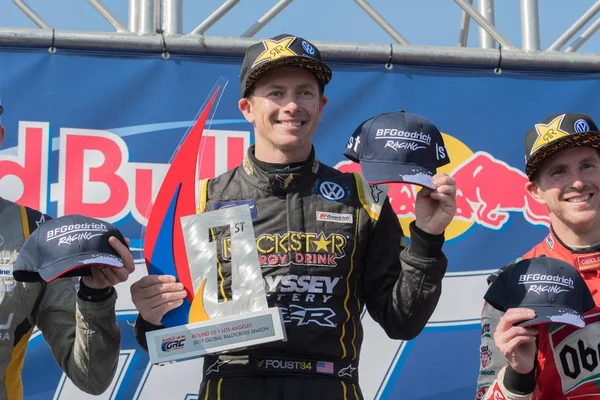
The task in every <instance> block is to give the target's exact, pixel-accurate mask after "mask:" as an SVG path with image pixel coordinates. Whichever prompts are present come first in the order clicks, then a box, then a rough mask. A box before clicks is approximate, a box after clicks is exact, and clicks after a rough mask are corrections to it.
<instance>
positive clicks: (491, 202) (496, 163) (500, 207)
mask: <svg viewBox="0 0 600 400" xmlns="http://www.w3.org/2000/svg"><path fill="white" fill-rule="evenodd" d="M336 168H337V169H338V170H340V171H342V172H359V173H360V172H361V168H360V164H358V163H354V162H351V161H342V162H340V163H338V164H337V165H336ZM450 176H451V177H452V178H454V179H455V180H456V189H457V191H456V206H457V208H456V215H455V218H456V219H459V220H461V221H465V222H471V223H477V224H479V225H483V226H485V227H486V228H489V229H494V230H499V229H501V228H502V227H503V226H504V224H506V223H507V222H508V220H509V218H510V213H511V212H516V213H522V214H523V217H524V218H525V219H526V220H527V221H528V222H529V223H531V224H534V225H545V226H550V218H549V217H548V211H547V210H546V206H544V205H543V204H540V203H538V202H537V201H535V200H534V199H533V198H532V197H531V196H530V195H529V194H528V193H527V191H526V190H525V183H526V182H527V181H528V179H527V176H526V175H525V173H524V172H522V171H521V170H519V169H518V168H514V167H511V166H510V165H508V164H507V163H505V162H504V161H502V160H498V159H497V158H495V157H494V156H492V155H491V154H489V153H486V152H483V151H478V152H476V153H474V154H472V155H471V156H470V157H468V158H467V159H466V160H465V161H463V162H462V163H460V164H459V165H458V166H457V167H456V168H454V170H453V171H452V172H451V173H450ZM388 186H389V191H388V196H389V197H390V202H391V204H392V208H393V209H394V211H396V214H397V215H398V217H399V218H407V217H412V218H414V217H415V200H416V196H417V193H416V192H417V191H416V189H415V186H414V185H410V184H402V183H394V184H390V185H388Z"/></svg>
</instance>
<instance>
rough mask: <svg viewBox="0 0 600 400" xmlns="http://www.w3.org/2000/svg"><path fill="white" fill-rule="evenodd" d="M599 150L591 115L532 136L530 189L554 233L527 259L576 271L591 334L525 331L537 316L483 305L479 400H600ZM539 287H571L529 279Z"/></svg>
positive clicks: (542, 125)
mask: <svg viewBox="0 0 600 400" xmlns="http://www.w3.org/2000/svg"><path fill="white" fill-rule="evenodd" d="M599 149H600V132H599V131H598V127H597V126H596V124H595V122H594V121H593V120H592V118H591V117H590V116H589V115H587V114H581V113H562V114H554V115H551V116H550V117H548V118H545V119H544V120H542V121H540V122H539V123H537V124H535V125H534V127H533V128H532V129H530V130H529V131H528V132H527V133H526V135H525V160H526V165H525V172H526V174H527V176H528V177H529V182H527V184H526V185H525V189H526V190H527V191H528V192H529V194H530V195H531V196H532V197H533V198H534V199H535V200H537V201H538V202H539V203H541V204H545V205H546V207H547V209H548V212H549V215H550V224H551V226H550V232H549V233H548V236H546V238H545V239H544V240H543V241H542V242H540V243H539V244H537V245H536V246H535V247H533V248H532V249H531V250H530V251H528V252H527V253H526V254H525V255H523V257H522V258H524V259H530V258H534V257H540V256H546V257H553V258H558V259H560V260H563V261H566V262H568V263H569V264H571V265H573V266H575V268H577V270H578V272H579V274H580V275H581V276H582V277H583V279H584V281H585V283H586V284H587V286H588V288H589V289H590V292H591V293H592V296H593V298H594V301H595V307H593V308H592V309H591V310H590V311H588V312H586V313H585V314H584V320H585V327H584V328H582V329H577V328H573V327H565V326H561V325H558V321H557V324H544V325H539V326H534V327H531V326H529V327H525V326H527V325H528V324H527V323H525V324H524V325H525V326H522V325H523V322H524V321H528V320H533V319H534V318H535V317H536V315H535V312H534V310H531V309H529V308H523V307H515V308H509V309H508V310H506V312H505V313H503V312H501V311H499V310H496V309H495V308H493V307H492V306H491V305H489V304H486V305H484V308H483V311H482V317H481V324H482V328H481V332H482V335H481V346H480V353H481V366H480V372H479V378H478V390H477V396H476V398H477V399H498V398H502V399H508V400H511V399H566V398H569V399H575V398H578V399H579V398H597V397H599V396H600V389H599V388H600V358H599V357H600V353H599V351H600V347H599V345H600V318H599V317H598V316H599V312H600V308H599V307H598V304H600V155H599ZM505 269H506V268H505V267H504V268H501V269H500V270H499V271H498V272H496V273H495V274H493V275H491V276H490V278H489V279H488V281H490V282H491V281H493V280H494V279H495V277H496V276H499V274H502V273H503V271H504V270H505ZM538 275H539V274H538ZM535 279H537V280H539V282H538V285H537V287H536V290H538V291H540V292H543V293H553V294H556V295H559V294H560V293H563V292H564V291H566V290H567V289H568V285H569V283H568V282H567V283H565V282H564V281H562V280H560V274H553V275H552V276H545V277H543V279H542V278H540V277H539V276H538V277H536V276H529V275H528V276H524V277H522V281H523V282H530V281H531V280H535ZM565 285H566V286H567V287H566V286H565ZM524 287H525V286H523V288H524ZM556 303H557V304H558V303H559V302H558V301H556ZM559 311H560V310H559Z"/></svg>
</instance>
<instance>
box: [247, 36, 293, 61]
mask: <svg viewBox="0 0 600 400" xmlns="http://www.w3.org/2000/svg"><path fill="white" fill-rule="evenodd" d="M295 39H296V38H295V37H286V38H283V39H281V40H265V41H263V42H262V43H263V45H264V46H265V51H263V52H262V53H260V55H259V56H258V57H257V58H256V60H255V61H254V64H252V68H254V67H256V66H257V65H259V64H262V63H264V62H267V61H273V60H276V59H278V58H283V57H293V56H297V55H298V54H296V53H295V52H294V51H293V50H292V49H290V45H291V44H292V43H293V42H294V40H295Z"/></svg>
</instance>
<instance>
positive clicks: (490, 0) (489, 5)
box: [477, 0, 496, 49]
mask: <svg viewBox="0 0 600 400" xmlns="http://www.w3.org/2000/svg"><path fill="white" fill-rule="evenodd" d="M477 4H478V5H479V7H478V8H479V13H480V14H481V16H482V17H483V18H485V19H486V20H487V21H488V22H489V23H490V25H492V26H494V25H495V23H496V22H495V16H494V0H478V1H477ZM479 47H481V48H482V49H494V48H496V42H495V41H494V38H493V37H492V35H491V34H490V33H489V30H486V29H485V28H484V27H483V26H479Z"/></svg>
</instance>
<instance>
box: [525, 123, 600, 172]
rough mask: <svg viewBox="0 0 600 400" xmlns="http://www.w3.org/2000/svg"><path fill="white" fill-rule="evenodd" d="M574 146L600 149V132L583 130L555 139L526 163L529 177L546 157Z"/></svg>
mask: <svg viewBox="0 0 600 400" xmlns="http://www.w3.org/2000/svg"><path fill="white" fill-rule="evenodd" d="M572 147H593V148H595V149H600V133H599V132H581V133H575V134H572V135H567V136H563V137H561V138H558V139H556V140H553V141H552V142H550V143H548V144H546V145H544V146H543V147H541V148H540V149H539V150H537V151H536V152H535V153H533V154H532V155H531V157H529V159H528V160H527V163H526V165H525V173H526V174H527V176H528V177H529V179H531V178H532V177H533V176H534V175H535V173H536V172H537V170H538V168H539V167H540V165H541V164H542V162H543V161H544V160H545V159H547V158H548V157H550V156H551V155H554V154H556V153H558V152H559V151H562V150H566V149H570V148H572Z"/></svg>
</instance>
